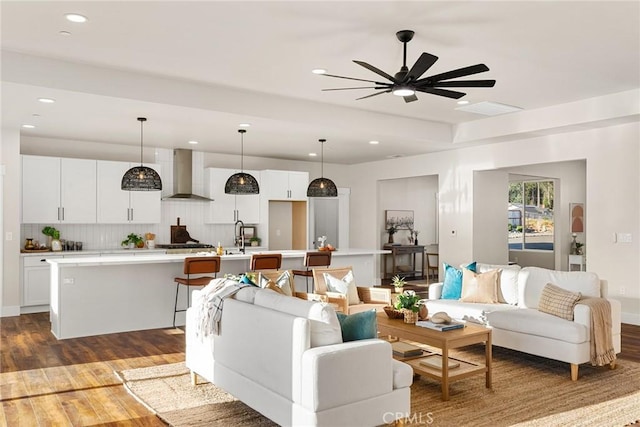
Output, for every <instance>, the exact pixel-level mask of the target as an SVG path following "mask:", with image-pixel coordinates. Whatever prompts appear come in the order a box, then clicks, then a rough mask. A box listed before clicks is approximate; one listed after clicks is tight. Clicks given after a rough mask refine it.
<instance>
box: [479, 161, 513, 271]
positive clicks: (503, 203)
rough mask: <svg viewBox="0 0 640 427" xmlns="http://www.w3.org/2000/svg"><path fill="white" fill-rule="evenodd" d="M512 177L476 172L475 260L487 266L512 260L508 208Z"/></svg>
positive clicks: (496, 172)
mask: <svg viewBox="0 0 640 427" xmlns="http://www.w3.org/2000/svg"><path fill="white" fill-rule="evenodd" d="M508 189H509V175H508V174H507V173H506V172H503V171H481V172H476V173H475V176H474V181H473V259H474V261H478V262H483V263H487V264H506V263H507V262H508V261H509V250H508V242H507V236H508V234H507V223H508V221H507V208H506V207H507V205H508V200H509V191H508Z"/></svg>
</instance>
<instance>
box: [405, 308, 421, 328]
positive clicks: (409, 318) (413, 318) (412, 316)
mask: <svg viewBox="0 0 640 427" xmlns="http://www.w3.org/2000/svg"><path fill="white" fill-rule="evenodd" d="M402 313H404V323H412V324H414V325H415V323H416V322H417V321H418V313H416V312H414V311H412V310H409V309H406V308H405V309H403V310H402Z"/></svg>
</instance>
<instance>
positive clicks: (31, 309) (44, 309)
mask: <svg viewBox="0 0 640 427" xmlns="http://www.w3.org/2000/svg"><path fill="white" fill-rule="evenodd" d="M48 312H49V306H48V305H31V306H27V307H21V308H20V314H31V313H48Z"/></svg>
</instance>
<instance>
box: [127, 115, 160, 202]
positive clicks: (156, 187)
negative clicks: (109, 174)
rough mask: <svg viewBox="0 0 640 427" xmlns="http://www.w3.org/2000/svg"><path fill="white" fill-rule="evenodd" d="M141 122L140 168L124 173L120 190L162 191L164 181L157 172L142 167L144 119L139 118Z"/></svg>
mask: <svg viewBox="0 0 640 427" xmlns="http://www.w3.org/2000/svg"><path fill="white" fill-rule="evenodd" d="M138 121H139V122H140V166H134V167H132V168H131V169H129V170H128V171H126V172H125V173H124V176H123V177H122V184H121V185H120V188H122V189H123V190H128V191H160V190H162V180H161V179H160V175H158V172H156V171H155V170H153V169H151V168H148V167H146V166H143V165H142V136H143V135H142V126H143V123H144V122H145V121H147V119H146V118H144V117H138Z"/></svg>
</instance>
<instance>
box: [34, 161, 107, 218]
mask: <svg viewBox="0 0 640 427" xmlns="http://www.w3.org/2000/svg"><path fill="white" fill-rule="evenodd" d="M22 222H23V223H25V224H45V223H66V224H95V222H96V161H95V160H86V159H66V158H58V157H44V156H28V155H24V156H22Z"/></svg>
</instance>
